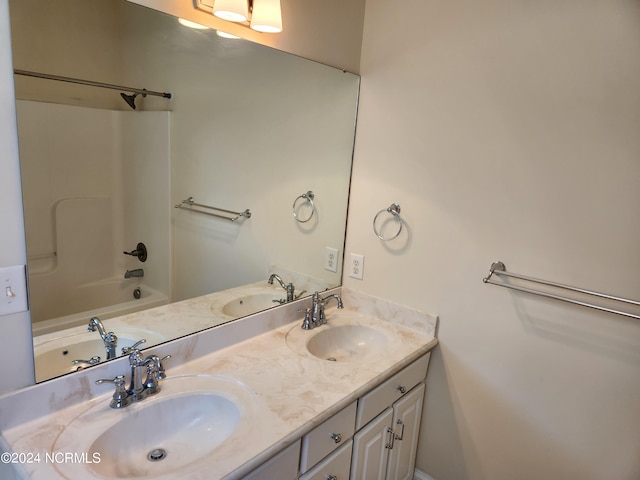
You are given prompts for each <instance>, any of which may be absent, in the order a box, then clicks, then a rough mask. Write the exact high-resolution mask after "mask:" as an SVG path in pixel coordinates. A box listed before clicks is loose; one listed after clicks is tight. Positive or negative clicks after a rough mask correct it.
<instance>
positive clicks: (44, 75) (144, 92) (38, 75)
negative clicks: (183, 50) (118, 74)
mask: <svg viewBox="0 0 640 480" xmlns="http://www.w3.org/2000/svg"><path fill="white" fill-rule="evenodd" d="M13 73H14V74H15V75H24V76H25V77H36V78H44V79H47V80H55V81H57V82H68V83H78V84H80V85H89V86H91V87H101V88H110V89H112V90H124V91H125V92H133V93H138V94H141V95H153V96H156V97H163V98H171V94H170V93H167V92H154V91H153V90H146V89H144V88H142V89H140V88H131V87H123V86H122V85H113V84H110V83H102V82H94V81H92V80H82V79H79V78H71V77H62V76H60V75H50V74H48V73H38V72H30V71H28V70H18V69H14V70H13Z"/></svg>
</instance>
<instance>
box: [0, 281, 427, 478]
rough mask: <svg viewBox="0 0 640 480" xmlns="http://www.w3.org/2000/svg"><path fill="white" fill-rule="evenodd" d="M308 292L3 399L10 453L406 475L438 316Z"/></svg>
mask: <svg viewBox="0 0 640 480" xmlns="http://www.w3.org/2000/svg"><path fill="white" fill-rule="evenodd" d="M330 298H331V299H333V298H335V299H336V300H341V301H342V303H343V304H344V307H345V308H344V309H338V308H336V307H337V304H338V303H339V302H330V304H328V300H329V299H330ZM322 299H324V301H322ZM316 300H317V301H320V302H321V306H322V307H323V308H324V306H325V304H326V310H324V312H320V311H316V307H317V302H316V304H314V305H312V304H311V303H310V301H309V299H304V300H300V301H294V302H291V303H288V304H284V305H282V306H281V307H278V308H274V309H271V310H268V311H265V312H262V313H258V314H254V315H251V316H248V317H246V318H243V319H241V320H238V321H235V322H231V323H228V324H224V325H220V326H218V327H216V328H213V329H209V330H205V331H202V332H200V333H197V334H193V335H190V336H187V337H184V338H180V339H177V340H174V341H171V342H168V343H164V344H161V345H158V346H155V347H152V348H149V349H146V350H143V351H142V352H140V351H137V350H134V351H133V352H132V353H131V354H130V355H129V357H121V358H118V359H115V360H112V361H110V362H107V363H104V364H100V365H96V366H93V367H91V368H87V369H85V370H83V371H81V372H77V373H75V374H74V375H69V376H63V377H59V378H56V379H54V380H51V381H48V382H46V383H43V384H39V385H34V386H32V387H27V388H25V389H22V390H19V391H16V392H12V393H9V394H6V395H4V396H2V397H0V413H1V420H0V421H1V427H2V437H3V438H2V440H3V441H4V442H5V444H4V445H3V447H4V450H5V452H7V453H5V457H3V458H10V459H11V458H12V459H15V460H16V461H15V462H13V461H12V462H4V463H11V465H10V466H11V467H13V474H14V475H15V477H16V478H32V479H57V478H66V479H82V480H85V479H90V478H98V479H120V478H128V479H132V478H140V479H145V478H148V479H175V478H189V479H245V480H257V479H272V478H273V479H275V478H277V479H279V480H281V479H282V480H288V479H290V480H294V479H298V478H300V479H301V480H319V479H322V480H325V479H332V480H344V479H348V478H353V479H368V478H388V479H391V480H395V479H404V478H408V479H411V478H413V464H414V462H415V450H416V446H417V438H418V433H419V428H420V418H421V413H422V402H423V397H424V391H425V386H424V379H425V376H426V372H427V366H428V362H429V355H430V350H431V349H432V348H433V347H434V346H435V345H436V344H437V340H436V338H435V332H436V323H437V319H436V317H434V316H431V315H427V314H423V313H421V312H417V311H415V310H411V309H408V308H405V307H401V306H399V305H395V304H391V303H389V302H386V301H384V300H381V299H378V298H374V297H370V296H367V295H364V294H361V293H358V292H354V291H351V290H348V289H340V288H338V289H335V290H331V291H328V292H325V293H323V294H322V298H317V299H316ZM171 308H172V306H163V307H157V308H156V309H153V310H157V311H156V312H155V313H154V311H153V310H150V311H148V313H147V315H151V316H153V315H158V316H161V315H166V310H167V309H171ZM173 308H174V309H175V308H180V307H179V306H178V307H173ZM183 308H184V307H183ZM301 310H302V311H301ZM321 313H323V314H324V315H321ZM321 316H322V320H323V321H319V320H320V317H321ZM180 320H181V318H180V317H179V316H176V317H175V318H174V321H175V322H180ZM303 325H304V326H305V328H302V326H303ZM169 356H170V357H169ZM114 383H115V386H114ZM134 383H135V385H134ZM129 384H130V385H129ZM126 385H129V388H126ZM134 391H135V395H134ZM132 395H133V397H135V398H129V397H130V396H132ZM123 398H126V401H125V400H123ZM7 455H9V456H7ZM6 466H7V465H5V467H6ZM409 470H410V471H409Z"/></svg>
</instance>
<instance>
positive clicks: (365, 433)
mask: <svg viewBox="0 0 640 480" xmlns="http://www.w3.org/2000/svg"><path fill="white" fill-rule="evenodd" d="M424 391H425V385H424V383H423V382H421V383H420V384H418V386H416V387H415V388H413V389H412V390H411V391H410V392H409V393H407V395H406V396H404V397H403V398H401V399H400V400H398V401H396V402H394V403H393V405H392V406H390V407H388V408H387V409H386V410H384V411H383V412H382V413H381V414H380V415H378V416H377V417H376V418H375V419H374V420H373V421H372V422H370V423H369V424H367V425H366V426H365V427H364V428H363V429H362V430H360V431H359V432H358V433H357V434H356V435H355V437H354V439H353V459H352V464H351V477H350V478H351V479H352V480H362V479H366V480H370V479H371V480H385V479H388V480H411V479H412V478H413V469H414V466H415V463H416V448H417V447H418V433H419V432H420V418H421V415H422V402H423V398H424Z"/></svg>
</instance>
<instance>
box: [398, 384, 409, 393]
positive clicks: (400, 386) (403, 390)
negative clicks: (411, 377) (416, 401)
mask: <svg viewBox="0 0 640 480" xmlns="http://www.w3.org/2000/svg"><path fill="white" fill-rule="evenodd" d="M398 391H399V392H400V393H401V394H403V395H404V394H405V393H407V389H406V388H404V387H403V386H402V385H398Z"/></svg>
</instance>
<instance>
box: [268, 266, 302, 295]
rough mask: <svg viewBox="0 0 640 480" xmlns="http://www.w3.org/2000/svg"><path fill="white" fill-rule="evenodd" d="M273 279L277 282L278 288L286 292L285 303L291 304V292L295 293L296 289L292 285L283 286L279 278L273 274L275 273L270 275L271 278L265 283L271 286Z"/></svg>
mask: <svg viewBox="0 0 640 480" xmlns="http://www.w3.org/2000/svg"><path fill="white" fill-rule="evenodd" d="M274 278H275V279H276V280H277V281H278V283H279V284H280V286H281V287H282V288H284V289H285V290H286V292H287V302H292V301H293V300H294V295H293V292H294V291H295V289H296V287H294V286H293V283H288V284H285V283H284V282H283V281H282V279H281V278H280V276H279V275H277V274H275V273H272V274H271V276H270V277H269V280H267V283H268V284H269V285H273V279H274Z"/></svg>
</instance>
